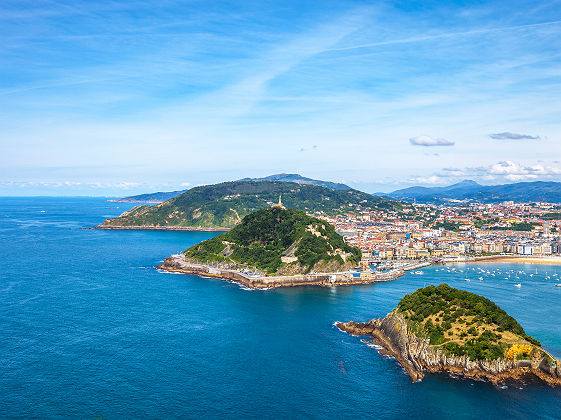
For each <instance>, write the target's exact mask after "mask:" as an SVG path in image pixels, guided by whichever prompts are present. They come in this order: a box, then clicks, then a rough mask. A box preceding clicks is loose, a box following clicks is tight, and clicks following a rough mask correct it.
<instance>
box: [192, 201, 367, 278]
mask: <svg viewBox="0 0 561 420" xmlns="http://www.w3.org/2000/svg"><path fill="white" fill-rule="evenodd" d="M185 256H186V258H187V259H188V260H189V261H190V262H195V263H202V264H213V265H216V264H219V265H221V266H223V267H228V268H235V269H250V270H255V269H257V270H260V271H263V272H266V273H269V274H272V273H275V274H278V275H294V274H301V273H307V272H310V271H315V272H336V271H342V270H348V269H349V268H351V267H354V266H356V265H357V264H358V263H359V261H360V258H361V252H360V250H359V249H358V248H354V247H350V246H348V245H347V244H346V243H345V241H344V240H343V237H342V236H341V235H339V234H338V233H336V232H335V228H334V227H333V226H332V225H330V224H329V223H327V222H326V221H323V220H320V219H317V218H315V217H310V216H308V215H307V214H306V213H305V212H303V211H301V210H294V209H282V208H279V207H269V208H267V209H264V210H259V211H257V212H255V213H252V214H249V215H247V216H245V217H244V219H243V220H242V222H241V223H239V224H238V225H237V226H236V227H234V228H233V229H232V230H230V231H229V232H227V233H224V234H222V235H219V236H216V237H214V238H212V239H207V240H206V241H203V242H201V243H199V244H197V245H194V246H192V247H191V248H189V249H187V250H186V251H185Z"/></svg>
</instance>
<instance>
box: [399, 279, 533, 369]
mask: <svg viewBox="0 0 561 420" xmlns="http://www.w3.org/2000/svg"><path fill="white" fill-rule="evenodd" d="M398 311H399V312H401V313H403V314H404V317H405V319H407V320H408V324H409V329H410V330H411V332H413V333H415V334H416V335H417V336H421V337H426V338H429V339H430V344H431V345H435V346H442V348H443V349H444V350H446V351H447V352H448V353H450V354H453V355H457V356H463V355H467V356H468V357H469V358H470V359H471V360H494V359H498V358H501V357H503V355H504V354H505V351H506V350H507V349H509V348H511V347H512V346H513V345H516V346H524V345H527V344H533V345H535V346H540V342H539V341H537V340H536V339H534V338H532V337H530V336H529V335H527V334H526V333H525V331H524V329H523V328H522V326H521V325H520V324H519V323H518V322H517V321H516V320H515V319H514V318H513V317H511V316H510V315H508V314H507V313H506V312H505V311H504V310H503V309H501V308H499V307H498V306H497V305H496V304H495V303H493V302H491V301H490V300H489V299H486V298H484V297H483V296H479V295H476V294H474V293H470V292H467V291H465V290H458V289H454V288H452V287H450V286H448V285H447V284H441V285H440V286H438V287H434V286H428V287H425V288H422V289H419V290H417V291H416V292H413V293H411V294H409V295H406V296H405V297H404V298H403V299H402V300H401V302H399V305H398ZM520 348H523V347H520ZM529 348H531V347H529Z"/></svg>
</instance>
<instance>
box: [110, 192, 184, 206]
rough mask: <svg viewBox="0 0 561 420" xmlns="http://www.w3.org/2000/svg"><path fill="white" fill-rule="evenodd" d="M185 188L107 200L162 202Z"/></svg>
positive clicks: (118, 201)
mask: <svg viewBox="0 0 561 420" xmlns="http://www.w3.org/2000/svg"><path fill="white" fill-rule="evenodd" d="M185 191H187V190H180V191H169V192H161V191H159V192H155V193H146V194H139V195H131V196H130V197H123V198H116V199H113V200H109V201H111V202H112V203H154V204H155V203H163V202H164V201H167V200H169V199H170V198H173V197H177V196H178V195H179V194H183V193H184V192H185Z"/></svg>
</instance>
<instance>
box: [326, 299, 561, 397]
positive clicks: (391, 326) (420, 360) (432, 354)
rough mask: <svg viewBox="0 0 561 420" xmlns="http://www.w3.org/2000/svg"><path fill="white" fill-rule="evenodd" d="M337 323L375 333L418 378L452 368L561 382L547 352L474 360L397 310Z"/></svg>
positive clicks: (470, 374)
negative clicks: (442, 344)
mask: <svg viewBox="0 0 561 420" xmlns="http://www.w3.org/2000/svg"><path fill="white" fill-rule="evenodd" d="M337 327H338V328H339V329H341V330H342V331H345V332H348V333H350V334H352V335H369V336H372V338H373V341H374V343H376V344H378V345H380V346H382V347H383V350H382V351H381V352H382V353H383V354H387V355H390V356H394V357H395V358H396V360H397V361H398V362H399V363H400V364H401V366H402V367H403V368H404V369H405V370H406V371H407V373H408V374H409V376H410V377H411V379H412V380H413V381H414V382H416V381H420V380H422V379H423V377H424V375H425V372H427V371H428V372H449V373H454V374H458V375H462V376H464V377H467V378H473V379H486V380H489V381H491V382H492V383H494V384H499V383H504V382H507V381H509V380H515V381H518V380H532V379H534V380H536V379H537V380H541V381H544V382H546V383H548V384H549V385H552V386H559V385H561V366H559V363H557V366H556V367H552V366H551V362H550V360H548V357H547V354H546V353H544V354H543V356H542V357H541V358H534V359H533V360H511V359H506V358H501V359H496V360H470V359H469V358H468V357H467V356H455V355H450V354H446V352H445V351H444V350H442V349H441V348H439V347H435V346H431V345H430V344H429V340H428V339H424V338H419V337H417V336H416V335H415V334H412V333H411V332H409V331H408V328H407V321H406V320H405V318H404V317H403V315H402V314H401V313H399V312H398V311H397V310H394V311H392V312H391V313H389V314H388V315H387V316H386V317H385V318H383V319H374V320H372V321H370V322H367V323H357V322H354V321H350V322H347V323H339V324H337Z"/></svg>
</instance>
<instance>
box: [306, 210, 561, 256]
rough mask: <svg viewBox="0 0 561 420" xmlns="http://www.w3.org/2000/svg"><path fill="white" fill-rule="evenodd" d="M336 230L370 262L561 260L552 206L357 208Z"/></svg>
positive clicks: (559, 225)
mask: <svg viewBox="0 0 561 420" xmlns="http://www.w3.org/2000/svg"><path fill="white" fill-rule="evenodd" d="M350 210H352V211H349V212H348V213H347V214H345V215H342V216H338V217H325V216H322V215H321V214H315V216H316V217H319V218H323V219H325V220H327V221H329V222H330V223H331V224H333V225H334V226H335V228H336V230H337V232H339V233H340V234H341V235H343V236H344V238H345V241H346V242H347V243H348V244H349V245H352V246H356V247H358V248H360V249H361V250H362V255H363V260H364V261H368V260H371V261H383V260H388V261H389V260H391V261H395V260H421V261H423V260H424V261H434V260H441V261H462V260H470V259H479V258H483V257H488V258H491V257H500V256H504V257H509V256H513V257H515V256H516V257H528V258H534V257H547V256H555V255H561V235H560V229H561V206H559V205H558V204H551V203H541V202H539V203H526V204H520V203H514V202H502V203H497V204H478V203H451V204H448V205H431V204H417V203H415V204H413V207H412V208H404V209H402V210H400V211H395V210H393V211H371V210H370V209H368V208H360V207H358V208H357V207H356V206H355V208H353V209H350Z"/></svg>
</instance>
